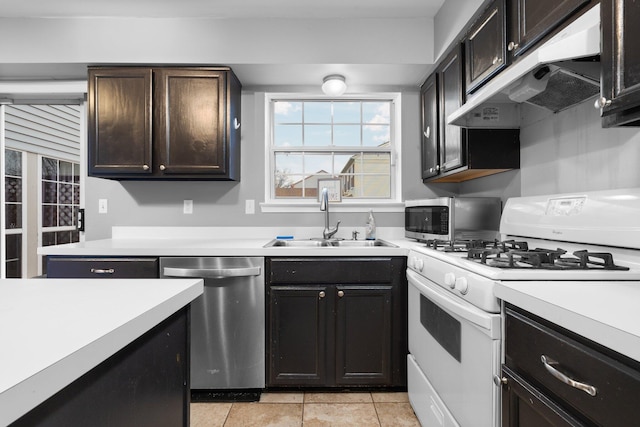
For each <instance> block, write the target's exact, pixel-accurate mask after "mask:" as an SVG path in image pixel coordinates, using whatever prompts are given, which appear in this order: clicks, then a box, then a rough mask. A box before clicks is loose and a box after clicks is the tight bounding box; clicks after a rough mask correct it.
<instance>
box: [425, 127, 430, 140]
mask: <svg viewBox="0 0 640 427" xmlns="http://www.w3.org/2000/svg"><path fill="white" fill-rule="evenodd" d="M430 136H431V126H427V129H426V130H425V131H424V137H425V138H429V137H430Z"/></svg>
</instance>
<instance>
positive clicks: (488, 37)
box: [463, 0, 508, 94]
mask: <svg viewBox="0 0 640 427" xmlns="http://www.w3.org/2000/svg"><path fill="white" fill-rule="evenodd" d="M505 1H506V0H496V1H494V2H493V3H491V5H489V7H488V8H487V10H486V11H485V12H484V13H483V14H482V16H480V18H478V20H477V21H476V22H475V23H474V24H473V25H472V26H471V28H470V29H469V32H468V33H467V35H466V37H465V38H464V40H463V43H464V52H465V77H466V78H465V82H466V88H467V94H470V93H473V92H474V91H475V90H476V89H478V88H479V87H480V86H482V85H483V84H484V83H486V82H487V81H488V80H490V79H491V78H492V77H493V76H494V75H496V74H497V73H499V72H500V71H501V70H502V69H503V68H505V67H506V66H507V58H508V57H507V50H506V49H507V20H506V14H505Z"/></svg>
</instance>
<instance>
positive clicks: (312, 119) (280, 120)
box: [269, 98, 397, 201]
mask: <svg viewBox="0 0 640 427" xmlns="http://www.w3.org/2000/svg"><path fill="white" fill-rule="evenodd" d="M393 107H394V102H393V100H392V99H344V100H343V99H340V100H336V99H320V100H318V99H310V100H295V99H294V100H292V99H275V98H274V99H271V100H270V112H271V117H272V119H271V129H272V133H271V138H270V141H269V154H270V165H271V174H272V175H271V190H270V198H271V199H276V200H278V199H280V200H283V199H285V200H296V199H298V200H300V199H317V196H318V194H317V193H318V188H317V182H318V180H319V179H325V178H331V177H338V178H340V180H341V188H342V198H343V201H348V200H355V199H360V200H364V199H375V200H377V201H395V200H393V197H394V195H395V190H394V185H395V179H397V178H396V177H395V176H394V175H393V174H394V173H395V168H394V167H393V159H394V155H395V152H396V147H395V141H393V139H392V128H393V123H392V112H393Z"/></svg>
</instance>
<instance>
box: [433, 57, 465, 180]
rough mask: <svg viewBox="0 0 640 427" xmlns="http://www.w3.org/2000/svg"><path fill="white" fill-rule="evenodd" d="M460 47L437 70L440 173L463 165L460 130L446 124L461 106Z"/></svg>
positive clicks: (462, 138) (461, 134) (463, 138)
mask: <svg viewBox="0 0 640 427" xmlns="http://www.w3.org/2000/svg"><path fill="white" fill-rule="evenodd" d="M461 51H462V49H461V45H460V46H456V48H455V49H454V50H453V51H452V52H451V53H450V54H449V55H448V56H447V58H446V59H445V60H444V62H443V63H442V65H441V66H440V69H439V72H438V73H439V79H440V82H439V84H440V173H444V172H447V171H450V170H452V169H457V168H459V167H461V166H463V165H464V162H465V158H464V150H465V145H466V140H465V136H466V133H464V132H463V130H462V128H461V127H459V126H454V125H450V124H447V117H449V115H450V114H451V113H452V112H454V111H455V110H457V109H458V108H460V106H461V105H462V96H463V89H462V78H463V77H462V61H461Z"/></svg>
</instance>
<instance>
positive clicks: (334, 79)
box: [322, 74, 347, 96]
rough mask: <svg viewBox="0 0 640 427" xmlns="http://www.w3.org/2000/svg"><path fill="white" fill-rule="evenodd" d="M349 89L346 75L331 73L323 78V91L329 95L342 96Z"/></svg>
mask: <svg viewBox="0 0 640 427" xmlns="http://www.w3.org/2000/svg"><path fill="white" fill-rule="evenodd" d="M346 90H347V84H346V83H345V81H344V76H341V75H340V74H331V75H329V76H327V77H325V78H324V79H323V80H322V91H323V92H324V93H325V94H326V95H329V96H340V95H342V94H343V93H344V92H345V91H346Z"/></svg>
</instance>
